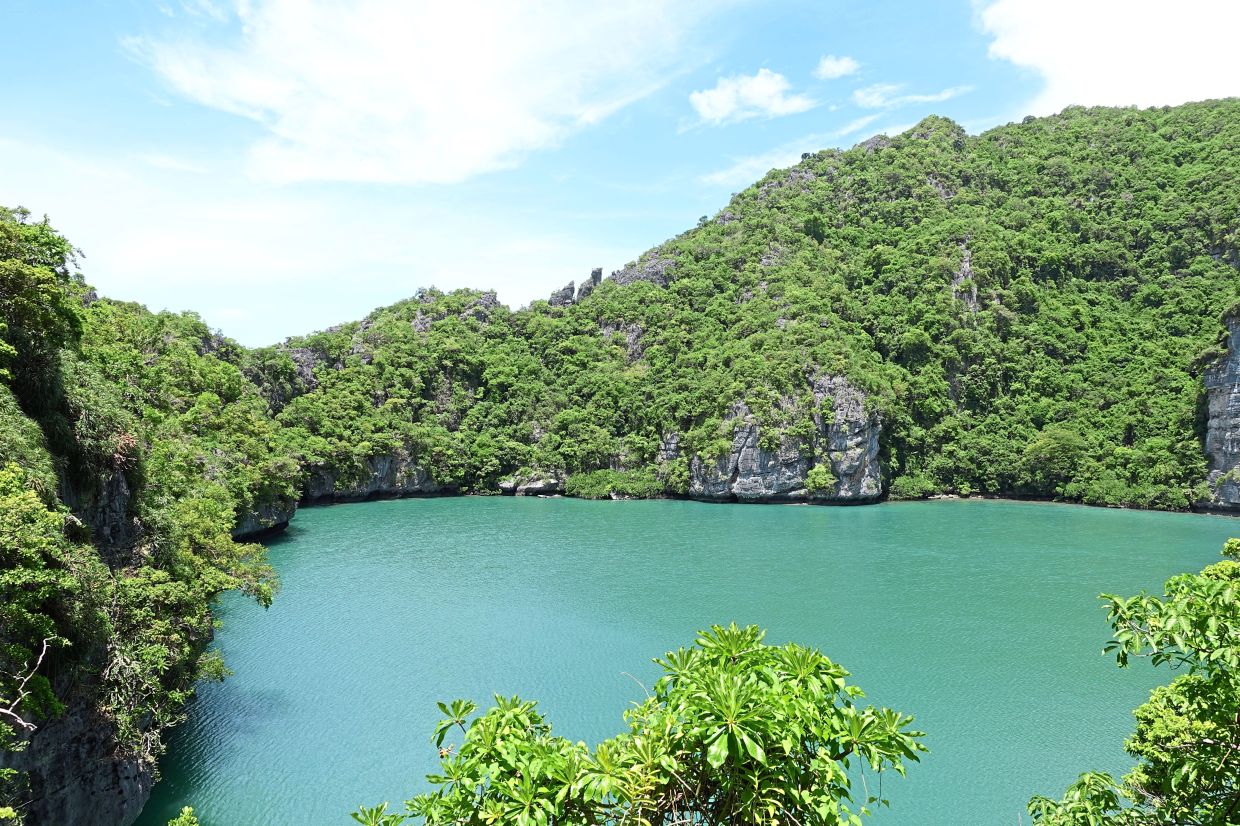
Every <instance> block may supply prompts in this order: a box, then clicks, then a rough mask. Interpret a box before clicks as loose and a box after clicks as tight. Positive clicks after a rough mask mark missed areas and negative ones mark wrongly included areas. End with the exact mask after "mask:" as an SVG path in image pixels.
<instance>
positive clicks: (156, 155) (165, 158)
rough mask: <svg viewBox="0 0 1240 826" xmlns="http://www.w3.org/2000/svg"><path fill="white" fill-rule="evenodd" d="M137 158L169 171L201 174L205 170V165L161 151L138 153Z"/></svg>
mask: <svg viewBox="0 0 1240 826" xmlns="http://www.w3.org/2000/svg"><path fill="white" fill-rule="evenodd" d="M137 157H138V160H140V161H142V162H143V163H146V164H149V165H150V166H153V167H155V168H156V169H164V170H167V171H169V172H193V173H195V174H199V175H201V174H203V173H205V172H206V171H207V170H206V168H205V167H203V166H201V165H199V164H196V163H194V162H193V161H187V160H185V159H184V158H178V157H176V156H175V155H167V154H165V153H163V152H150V153H147V154H145V155H138V156H137Z"/></svg>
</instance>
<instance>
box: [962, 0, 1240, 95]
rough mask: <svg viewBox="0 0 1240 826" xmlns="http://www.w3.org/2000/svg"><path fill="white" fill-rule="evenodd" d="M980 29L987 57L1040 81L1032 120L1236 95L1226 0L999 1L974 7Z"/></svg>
mask: <svg viewBox="0 0 1240 826" xmlns="http://www.w3.org/2000/svg"><path fill="white" fill-rule="evenodd" d="M1065 21H1070V23H1067V24H1066V23H1065ZM978 23H979V25H980V27H981V28H982V30H983V31H985V32H986V33H987V34H989V35H990V36H991V37H993V38H994V39H993V40H992V42H991V44H990V56H991V57H992V58H997V59H1001V60H1009V61H1011V62H1012V63H1015V64H1016V65H1018V66H1024V67H1026V68H1030V69H1033V70H1034V71H1036V72H1037V73H1038V74H1040V75H1041V76H1042V78H1043V80H1044V84H1045V85H1044V86H1043V88H1042V91H1041V92H1040V93H1038V95H1036V96H1035V97H1034V99H1033V100H1032V101H1031V102H1029V103H1027V104H1026V108H1025V110H1024V111H1026V112H1032V113H1033V114H1038V115H1042V114H1048V113H1050V112H1054V111H1058V110H1059V109H1062V108H1063V107H1064V106H1067V105H1069V104H1080V105H1084V106H1134V105H1135V106H1166V105H1174V104H1178V103H1184V102H1185V101H1189V100H1204V99H1206V98H1215V97H1228V96H1231V95H1237V94H1240V49H1237V48H1236V43H1235V35H1236V32H1237V31H1238V30H1240V4H1238V3H1236V2H1235V1H1234V0H1194V2H1191V3H1175V4H1170V3H1164V2H1161V0H1091V2H1088V3H1081V2H1079V0H998V2H988V3H984V4H980V9H979V12H978Z"/></svg>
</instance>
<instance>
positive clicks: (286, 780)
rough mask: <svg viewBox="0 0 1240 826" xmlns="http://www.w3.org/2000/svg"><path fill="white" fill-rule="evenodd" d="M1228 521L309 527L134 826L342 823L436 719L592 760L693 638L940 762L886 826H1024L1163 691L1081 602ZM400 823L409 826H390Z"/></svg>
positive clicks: (1090, 513)
mask: <svg viewBox="0 0 1240 826" xmlns="http://www.w3.org/2000/svg"><path fill="white" fill-rule="evenodd" d="M1233 534H1234V535H1240V524H1238V523H1236V522H1235V521H1233V520H1230V519H1226V518H1222V517H1210V516H1196V515H1186V514H1171V513H1153V512H1138V511H1119V510H1102V509H1092V508H1084V507H1074V506H1065V505H1047V504H1033V503H1021V502H996V501H946V502H911V503H893V504H884V505H878V506H872V507H851V508H825V507H795V506H787V507H778V506H765V507H759V506H745V505H707V504H699V503H694V502H673V501H633V502H610V501H608V502H588V501H580V500H574V499H534V498H518V499H513V498H498V497H495V498H477V497H469V498H451V499H406V500H395V501H380V502H367V503H362V504H356V505H344V506H335V507H325V508H310V509H306V510H303V511H300V512H299V513H298V515H297V519H296V520H295V522H294V524H293V525H292V527H290V528H289V530H288V532H287V533H286V534H284V535H283V536H281V537H279V538H277V539H275V540H274V541H273V542H272V545H271V561H272V562H273V563H274V565H275V567H276V569H277V570H278V571H279V573H280V578H281V580H282V583H283V587H282V590H281V592H280V594H279V595H278V596H277V597H276V601H275V603H274V605H272V607H271V608H270V609H269V610H266V611H264V610H263V609H262V608H259V607H257V606H255V605H254V604H253V603H250V602H247V601H246V600H244V599H242V598H239V597H236V596H235V595H230V596H229V597H228V598H227V599H225V600H224V601H223V604H222V605H221V606H220V610H219V612H218V613H219V616H220V618H221V619H222V621H223V628H222V629H221V630H220V632H219V634H218V636H217V643H218V646H219V648H220V649H221V650H222V651H223V654H224V657H225V659H226V661H227V662H228V664H229V666H230V667H231V668H232V669H233V670H234V672H235V675H234V676H232V677H230V678H229V679H227V680H226V681H224V682H223V683H220V684H210V685H206V686H203V687H202V689H201V691H200V692H199V698H198V700H197V702H196V703H195V704H194V705H193V706H192V707H191V708H190V710H189V719H188V721H187V722H186V723H185V724H184V725H183V726H181V727H180V728H179V729H178V730H177V731H176V733H175V734H174V736H173V737H172V738H171V746H170V750H169V752H168V754H167V755H166V756H165V759H164V761H163V764H162V773H163V779H162V780H161V781H160V783H159V784H158V785H157V786H156V788H155V793H154V796H153V797H152V799H151V802H150V804H149V805H148V806H147V808H146V811H145V812H144V814H143V816H142V818H141V819H140V820H139V824H140V826H165V824H166V823H167V821H168V819H169V818H171V817H173V816H174V815H175V814H176V812H177V811H178V810H179V809H180V807H181V806H183V805H193V806H194V807H195V811H196V813H197V814H198V815H199V817H200V818H201V821H202V823H203V826H247V825H248V824H254V826H282V825H283V824H290V825H291V824H297V826H301V825H302V824H333V823H339V824H343V823H347V822H351V821H349V819H348V813H349V812H350V811H352V810H353V809H354V808H355V807H356V806H357V805H358V804H361V803H367V804H370V803H377V802H381V801H384V800H389V801H392V802H393V803H399V801H401V800H403V799H404V798H405V797H408V796H410V795H412V794H413V793H415V792H418V791H423V790H425V789H426V784H425V781H424V780H423V775H424V774H425V773H426V772H428V771H429V770H431V769H433V768H434V767H435V765H436V764H437V760H436V755H435V751H434V749H433V748H432V746H431V743H430V733H431V729H432V727H433V726H434V724H435V722H436V721H437V720H438V718H439V712H438V710H437V709H436V708H435V701H436V700H450V699H454V698H457V697H464V698H471V699H475V700H477V701H479V703H480V704H482V705H484V706H485V705H486V704H487V702H488V701H489V699H490V697H491V695H492V694H493V693H495V692H499V693H503V694H520V695H522V696H523V697H527V698H530V699H537V700H539V701H540V703H541V706H542V708H543V709H544V710H545V711H546V712H547V713H548V714H549V716H550V718H551V720H552V721H553V723H554V724H555V727H556V731H557V732H558V733H560V734H563V735H566V736H568V737H571V738H574V739H582V740H586V741H587V742H593V741H596V740H598V739H600V738H603V737H605V736H609V735H611V734H613V733H615V732H617V731H619V730H620V729H621V727H622V726H623V722H622V720H621V717H620V715H621V712H622V711H623V710H624V708H625V707H626V705H627V703H628V702H630V701H632V700H634V699H636V698H638V697H640V696H642V689H641V687H640V686H639V684H638V683H639V682H645V683H647V684H648V683H649V682H650V681H652V680H653V679H654V677H655V674H656V668H655V667H654V666H653V665H652V664H651V662H650V659H651V657H653V656H655V655H658V654H661V653H662V652H663V651H665V650H667V649H669V648H675V647H678V646H681V645H687V644H689V643H691V642H692V640H693V637H694V632H695V630H696V629H698V628H701V627H704V626H706V625H708V624H710V623H728V622H732V621H735V622H737V623H738V624H747V623H754V624H758V625H762V626H764V627H766V628H767V629H769V634H768V637H767V641H768V642H773V643H783V642H787V641H790V640H792V641H797V642H800V643H804V644H808V645H814V646H817V647H820V648H821V649H823V650H824V651H825V652H826V653H827V654H828V655H830V656H831V657H832V658H834V659H835V660H837V661H838V662H840V663H842V664H843V665H844V666H845V667H846V668H848V669H849V670H850V671H851V672H852V673H853V681H854V682H856V683H857V684H859V685H860V686H862V687H863V688H864V689H866V691H867V694H868V696H869V699H870V701H871V702H874V703H876V704H881V705H887V706H891V707H893V708H896V709H899V710H901V711H905V712H908V713H912V714H915V715H916V716H917V718H918V725H919V727H920V728H922V729H924V730H925V731H926V732H927V737H926V742H927V744H928V745H929V747H930V749H931V753H930V754H929V755H928V756H926V757H925V758H924V760H923V763H922V764H920V765H914V766H913V767H912V768H911V770H910V772H909V777H908V779H906V780H901V779H900V778H898V777H897V776H894V775H893V776H891V777H889V778H887V779H885V780H884V787H883V793H884V794H885V795H886V796H888V797H890V799H891V801H892V808H891V809H890V810H887V811H883V812H881V813H880V814H879V815H878V816H877V817H875V818H874V819H873V821H872V822H874V823H877V824H887V825H888V826H891V825H892V824H918V826H947V824H958V823H977V824H1016V823H1018V822H1019V821H1020V818H1022V817H1023V818H1024V822H1027V821H1028V817H1027V816H1026V815H1024V805H1025V801H1026V800H1027V799H1028V798H1029V797H1030V796H1031V795H1033V794H1035V793H1046V794H1052V795H1054V796H1056V797H1057V796H1058V795H1059V794H1060V793H1061V792H1062V791H1063V789H1064V787H1065V786H1066V785H1067V784H1068V783H1069V782H1070V781H1071V780H1072V779H1073V778H1074V777H1075V776H1076V775H1077V774H1078V773H1079V772H1081V771H1083V770H1085V769H1091V768H1105V769H1110V770H1112V771H1123V770H1124V769H1126V768H1127V765H1128V764H1127V761H1126V759H1125V755H1124V753H1123V751H1122V745H1121V744H1122V741H1123V738H1124V737H1125V735H1126V734H1127V733H1128V732H1129V731H1131V728H1132V718H1131V709H1132V708H1133V707H1135V706H1136V705H1137V704H1138V703H1140V702H1141V701H1142V700H1143V699H1144V698H1145V696H1146V694H1147V692H1148V690H1149V689H1150V688H1151V687H1152V686H1154V685H1155V684H1157V683H1160V682H1165V681H1167V680H1168V679H1170V673H1169V672H1167V671H1166V670H1160V671H1155V670H1154V669H1151V668H1149V667H1148V666H1147V665H1145V664H1139V665H1138V666H1136V667H1134V668H1132V669H1129V670H1126V671H1121V670H1119V669H1117V668H1116V666H1115V664H1114V660H1113V659H1112V658H1110V657H1107V656H1104V655H1103V654H1102V653H1101V651H1102V646H1103V644H1104V642H1105V641H1106V639H1107V634H1108V627H1107V625H1106V622H1105V612H1104V611H1103V609H1102V607H1101V604H1100V603H1099V601H1098V600H1097V598H1096V596H1097V594H1098V593H1099V592H1102V591H1109V592H1116V593H1124V594H1126V593H1130V592H1136V591H1138V590H1140V589H1143V588H1145V589H1151V590H1153V589H1161V586H1162V583H1163V581H1164V580H1165V579H1167V578H1168V577H1169V576H1171V575H1173V574H1175V573H1178V572H1181V571H1187V570H1197V569H1199V568H1200V567H1202V566H1203V565H1205V564H1207V563H1209V562H1211V561H1213V560H1214V559H1216V558H1217V556H1218V551H1219V549H1220V548H1221V546H1222V543H1223V541H1224V540H1225V539H1226V538H1227V537H1228V536H1230V535H1233ZM398 808H399V807H398Z"/></svg>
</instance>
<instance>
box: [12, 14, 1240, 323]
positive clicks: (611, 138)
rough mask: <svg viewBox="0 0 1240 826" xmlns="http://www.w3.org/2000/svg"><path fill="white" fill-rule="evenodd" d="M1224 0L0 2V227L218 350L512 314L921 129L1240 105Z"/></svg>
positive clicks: (1239, 19) (1231, 24) (1237, 52)
mask: <svg viewBox="0 0 1240 826" xmlns="http://www.w3.org/2000/svg"><path fill="white" fill-rule="evenodd" d="M1237 31H1240V2H1236V0H1178V1H1177V2H1175V3H1167V2H1165V0H972V2H970V0H954V1H949V0H919V1H918V2H913V0H905V1H904V2H887V1H886V0H855V2H834V1H833V0H817V1H816V2H809V1H808V0H767V1H766V2H757V0H709V2H703V1H702V0H609V2H606V3H588V2H583V0H540V1H539V2H526V1H525V0H456V1H455V2H420V1H419V0H356V1H355V2H343V0H110V1H106V2H105V0H50V1H49V0H0V54H4V55H5V72H4V76H3V79H2V80H0V204H3V205H5V206H9V207H14V206H24V207H26V208H28V209H30V210H31V211H32V212H33V213H34V214H35V215H44V214H46V215H47V216H49V218H50V219H51V221H52V224H53V225H54V226H55V227H57V228H58V229H59V230H60V231H61V232H63V233H64V234H65V235H66V236H67V237H68V238H69V239H70V240H71V241H72V242H73V243H74V244H75V245H76V246H78V247H79V248H80V249H81V250H82V251H83V257H82V258H81V260H80V265H79V266H80V269H81V271H82V273H83V274H84V276H85V277H86V279H87V281H89V282H90V283H91V284H93V285H94V286H95V287H96V288H97V289H98V290H99V292H100V293H101V294H104V295H107V296H110V297H114V298H118V299H124V300H131V301H140V302H142V303H144V304H146V305H147V306H149V307H151V308H152V309H156V310H159V309H170V310H177V311H180V310H194V311H196V312H198V313H199V314H200V315H201V316H202V317H203V318H204V320H206V322H207V323H208V324H210V325H211V326H212V327H216V328H219V329H221V330H222V331H223V332H224V333H225V334H226V335H229V336H232V337H234V338H236V339H238V340H239V341H241V342H242V343H244V344H247V345H252V346H258V345H266V344H272V343H275V342H277V341H280V340H282V339H284V338H285V337H287V336H290V335H296V334H299V333H306V332H310V331H312V330H316V329H322V328H324V327H327V326H330V325H332V324H336V323H339V322H342V321H348V320H351V319H357V318H360V317H362V316H363V315H365V314H366V313H367V312H369V311H370V310H372V309H373V308H375V307H377V306H382V305H385V304H390V303H392V302H395V301H398V300H400V299H402V298H406V297H408V296H410V295H412V294H413V293H415V292H416V291H417V290H418V289H419V288H423V287H437V288H439V289H443V290H450V289H455V288H458V287H472V288H477V289H494V290H496V291H497V293H498V295H499V298H500V300H501V301H504V302H505V303H507V304H509V305H510V306H512V307H518V306H522V305H525V304H528V303H529V302H530V301H532V300H534V299H537V298H545V297H547V296H548V295H549V294H550V293H551V292H552V291H553V290H555V289H557V288H559V287H561V286H563V285H564V284H566V283H567V282H568V281H570V280H576V281H577V282H579V283H580V281H581V280H582V279H583V278H585V277H588V275H589V272H590V270H591V269H592V268H594V267H602V268H603V269H604V271H605V272H610V271H612V270H615V269H619V268H620V267H622V266H623V265H624V264H625V263H627V262H628V261H631V260H633V259H635V258H636V257H637V256H638V255H639V254H640V253H641V252H642V251H644V250H646V249H648V248H650V247H652V246H654V245H655V244H657V243H659V242H660V241H662V240H664V239H666V238H669V237H671V236H673V235H676V234H677V233H679V232H682V231H683V230H685V229H687V228H689V227H691V226H693V225H694V224H695V223H696V222H697V220H698V218H699V217H700V216H702V215H713V214H715V213H716V212H717V211H719V210H720V209H721V208H722V207H723V206H724V205H725V204H726V203H727V200H728V198H729V197H730V195H731V194H732V193H734V192H737V191H740V190H742V189H744V188H745V187H747V186H748V185H749V184H750V183H752V182H753V181H755V180H757V179H758V178H760V177H761V176H762V175H764V174H765V173H766V172H767V171H768V170H770V169H772V168H775V167H782V166H788V165H790V164H792V163H795V162H796V161H797V160H798V159H799V158H800V155H801V153H802V152H807V151H816V150H819V149H824V148H827V147H845V148H846V147H849V146H852V145H854V144H856V143H858V142H860V141H862V140H865V139H866V138H868V137H870V136H871V135H874V134H878V133H883V132H885V133H887V134H895V133H898V132H901V131H903V130H904V129H906V128H908V127H910V126H912V125H913V124H915V123H916V122H917V121H918V120H920V119H921V118H923V117H925V116H926V115H928V114H932V113H933V114H941V115H945V116H947V117H950V118H952V119H954V120H956V121H957V122H959V123H960V124H961V125H963V126H964V127H965V128H966V129H967V130H968V131H969V132H971V133H977V132H980V131H984V130H985V129H988V128H990V127H993V126H996V125H999V124H1003V123H1007V122H1010V121H1014V120H1019V119H1020V118H1022V117H1024V116H1025V115H1029V114H1033V115H1045V114H1050V113H1053V112H1056V111H1058V110H1060V109H1062V108H1063V107H1065V106H1068V105H1073V104H1078V105H1112V106H1130V105H1135V106H1142V107H1144V106H1162V105H1174V104H1178V103H1183V102H1185V101H1189V100H1202V99H1206V98H1217V97H1226V96H1232V95H1240V49H1238V48H1236V46H1235V43H1234V38H1235V33H1236V32H1237Z"/></svg>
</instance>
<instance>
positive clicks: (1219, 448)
mask: <svg viewBox="0 0 1240 826" xmlns="http://www.w3.org/2000/svg"><path fill="white" fill-rule="evenodd" d="M1225 323H1226V325H1227V333H1228V336H1227V352H1226V353H1225V354H1224V355H1223V357H1222V358H1220V359H1219V360H1218V361H1216V362H1215V363H1214V364H1213V365H1211V366H1210V368H1209V369H1207V370H1206V373H1205V389H1206V405H1207V415H1208V419H1207V421H1206V436H1205V451H1206V455H1207V456H1208V457H1209V459H1210V475H1209V476H1208V477H1207V480H1208V482H1209V484H1210V494H1211V495H1210V499H1209V500H1208V501H1206V502H1202V503H1201V505H1202V507H1205V508H1209V509H1214V510H1236V509H1240V315H1232V316H1229V317H1228V318H1227V319H1226V320H1225Z"/></svg>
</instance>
